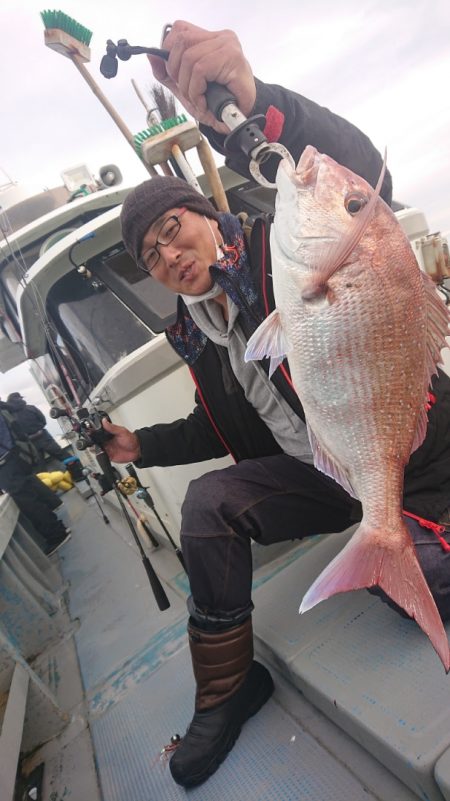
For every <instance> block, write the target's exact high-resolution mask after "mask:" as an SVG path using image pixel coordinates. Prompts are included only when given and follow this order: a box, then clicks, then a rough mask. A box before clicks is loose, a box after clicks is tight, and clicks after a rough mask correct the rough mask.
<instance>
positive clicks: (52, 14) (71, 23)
mask: <svg viewBox="0 0 450 801" xmlns="http://www.w3.org/2000/svg"><path fill="white" fill-rule="evenodd" d="M41 17H42V22H43V23H44V25H45V27H46V28H47V29H51V28H58V30H60V31H65V32H66V33H68V34H69V35H70V36H73V38H74V39H77V41H78V42H81V44H84V45H86V47H89V45H90V43H91V39H92V31H90V30H89V29H88V28H85V27H84V25H81V24H80V23H79V22H77V21H76V20H74V19H72V17H68V16H67V14H64V12H63V11H41Z"/></svg>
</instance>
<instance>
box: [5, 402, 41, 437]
mask: <svg viewBox="0 0 450 801" xmlns="http://www.w3.org/2000/svg"><path fill="white" fill-rule="evenodd" d="M8 404H9V406H10V407H11V408H12V410H13V412H14V416H15V418H16V420H17V422H18V423H19V425H20V427H21V428H22V430H23V431H24V432H25V434H28V436H30V435H31V434H36V433H37V432H38V431H42V429H43V428H45V426H46V423H47V421H46V419H45V416H44V415H43V414H42V412H41V411H40V410H39V409H38V408H37V407H36V406H31V405H30V404H28V403H26V401H24V400H23V398H14V399H11V400H9V401H8Z"/></svg>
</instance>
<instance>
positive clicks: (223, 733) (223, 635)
mask: <svg viewBox="0 0 450 801" xmlns="http://www.w3.org/2000/svg"><path fill="white" fill-rule="evenodd" d="M188 632H189V643H190V648H191V656H192V664H193V668H194V676H195V680H196V683H197V692H196V697H195V714H194V717H193V718H192V722H191V724H190V726H189V728H188V730H187V732H186V735H185V736H184V737H183V739H182V740H181V743H180V745H179V746H178V748H177V750H176V751H175V753H174V755H173V757H172V759H171V760H170V771H171V773H172V776H173V778H174V779H175V781H176V782H177V783H178V784H181V785H182V786H183V787H193V786H194V785H196V784H201V782H204V781H205V779H207V778H209V776H211V775H212V774H213V773H214V772H215V771H216V770H217V768H218V767H219V765H220V764H221V762H223V760H224V759H225V757H226V756H227V754H228V752H229V751H231V749H232V747H233V745H234V743H235V741H236V739H237V738H238V736H239V734H240V731H241V727H242V724H243V723H245V721H246V720H248V718H250V717H251V716H252V715H254V714H255V713H256V712H257V711H258V710H259V709H260V708H261V707H262V706H263V704H265V702H266V701H267V700H268V699H269V698H270V696H271V695H272V692H273V681H272V678H271V676H270V673H269V671H268V670H267V669H266V668H265V667H264V666H263V665H260V664H259V662H255V661H253V632H252V624H251V618H247V620H245V621H244V623H241V624H240V625H239V626H235V627H234V628H231V629H226V630H225V631H221V632H214V633H211V632H205V631H202V630H201V629H198V628H196V627H195V626H193V625H191V624H190V625H189V626H188Z"/></svg>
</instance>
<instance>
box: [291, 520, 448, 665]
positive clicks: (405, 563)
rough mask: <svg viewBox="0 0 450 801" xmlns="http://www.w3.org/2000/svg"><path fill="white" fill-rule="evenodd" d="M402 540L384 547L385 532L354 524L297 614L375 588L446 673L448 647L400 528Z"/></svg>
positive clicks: (409, 544) (408, 541) (410, 545)
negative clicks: (426, 641) (413, 625)
mask: <svg viewBox="0 0 450 801" xmlns="http://www.w3.org/2000/svg"><path fill="white" fill-rule="evenodd" d="M402 525H403V524H402ZM403 535H404V536H402V539H401V541H399V538H398V534H397V536H396V537H392V539H391V540H390V542H391V543H392V545H393V544H394V543H396V544H397V543H398V545H397V547H392V548H387V547H386V546H385V545H384V546H381V545H380V544H379V543H380V541H384V542H386V532H381V531H377V530H374V529H369V528H368V527H367V526H364V523H362V524H361V525H360V527H359V528H358V529H357V531H356V532H355V533H354V535H353V537H352V538H351V540H350V541H349V542H348V543H347V545H346V546H345V548H343V549H342V551H341V552H340V553H339V554H338V555H337V556H336V557H335V558H334V559H333V560H332V561H331V562H330V564H329V565H328V566H327V567H326V568H325V569H324V570H322V573H321V574H320V575H319V576H318V578H316V580H315V581H314V583H313V584H312V586H311V587H310V588H309V590H308V592H307V593H306V595H305V596H304V598H303V601H302V603H301V606H300V612H301V613H302V612H307V611H308V609H312V607H313V606H315V605H316V604H318V603H319V602H320V601H324V600H325V599H326V598H329V597H330V596H331V595H335V594H336V593H338V592H347V591H348V590H359V589H363V588H364V587H372V586H374V585H375V584H376V585H378V586H379V587H381V589H383V590H384V592H385V593H386V594H387V595H389V597H390V598H392V600H393V601H395V603H396V604H398V606H401V608H402V609H404V610H405V612H406V613H407V614H408V615H409V616H410V617H412V618H414V620H416V622H417V623H418V624H419V626H420V628H421V629H422V631H423V632H425V634H426V635H427V637H429V638H430V640H431V644H432V646H433V648H434V649H435V651H436V653H437V654H438V656H439V658H440V659H441V661H442V664H443V665H444V668H445V670H446V672H447V673H448V672H449V670H450V648H449V643H448V639H447V635H446V632H445V629H444V626H443V624H442V620H441V618H440V615H439V612H438V610H437V607H436V604H435V602H434V598H433V596H432V594H431V592H430V589H429V587H428V584H427V582H426V580H425V577H424V575H423V573H422V568H421V567H420V564H419V562H418V560H417V556H416V554H415V550H414V546H413V543H412V540H411V537H410V536H409V533H408V529H407V528H406V526H404V532H403Z"/></svg>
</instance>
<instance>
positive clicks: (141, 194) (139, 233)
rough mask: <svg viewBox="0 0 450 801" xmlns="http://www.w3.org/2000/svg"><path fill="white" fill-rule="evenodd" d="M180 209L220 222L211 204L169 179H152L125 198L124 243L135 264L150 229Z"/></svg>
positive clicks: (193, 191)
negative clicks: (163, 217) (170, 212)
mask: <svg viewBox="0 0 450 801" xmlns="http://www.w3.org/2000/svg"><path fill="white" fill-rule="evenodd" d="M181 206H183V207H184V208H186V209H189V211H195V212H197V213H198V214H203V215H204V216H205V217H209V218H210V219H212V220H219V213H218V211H216V209H215V208H214V206H213V204H212V203H211V202H210V201H209V200H208V199H207V198H206V197H205V196H204V195H201V194H200V192H198V191H197V190H196V189H194V187H193V186H191V185H190V184H188V183H187V182H186V181H183V180H182V179H181V178H176V177H175V176H171V175H155V176H154V178H150V179H149V180H148V181H144V182H143V183H142V184H139V186H136V187H135V189H132V190H131V192H130V193H129V194H128V195H127V197H126V198H125V201H124V204H123V206H122V212H121V215H120V223H121V226H122V237H123V243H124V245H125V247H126V249H127V250H128V253H129V254H130V255H131V256H132V257H133V259H134V260H135V262H136V263H137V262H138V261H139V259H140V256H141V248H142V240H143V239H144V236H145V234H146V233H147V231H148V229H149V228H150V226H151V225H153V223H154V222H156V220H158V219H159V217H161V216H162V215H163V214H165V212H166V211H169V209H175V208H180V207H181Z"/></svg>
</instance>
